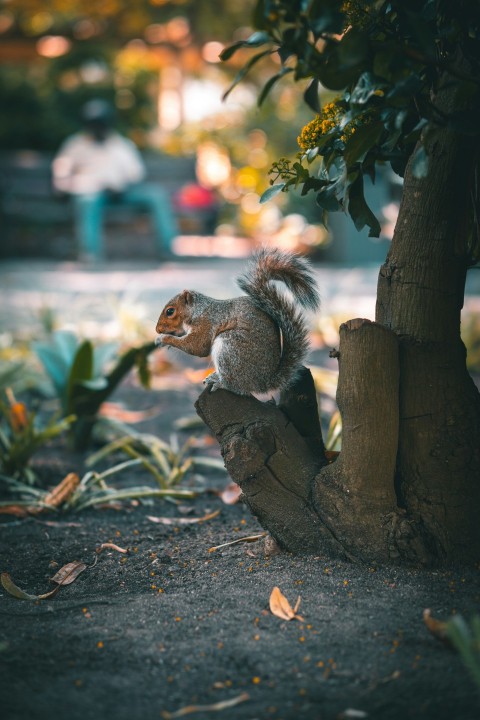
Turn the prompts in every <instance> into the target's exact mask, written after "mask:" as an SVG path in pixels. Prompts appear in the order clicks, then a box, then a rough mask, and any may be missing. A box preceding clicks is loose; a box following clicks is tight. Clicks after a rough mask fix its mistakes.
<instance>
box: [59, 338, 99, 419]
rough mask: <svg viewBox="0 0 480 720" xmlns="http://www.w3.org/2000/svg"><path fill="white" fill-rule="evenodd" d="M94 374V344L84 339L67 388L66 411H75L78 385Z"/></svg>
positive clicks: (71, 370)
mask: <svg viewBox="0 0 480 720" xmlns="http://www.w3.org/2000/svg"><path fill="white" fill-rule="evenodd" d="M92 376H93V345H92V343H91V342H90V340H84V341H83V342H82V344H81V345H80V347H79V348H78V350H77V354H76V355H75V358H74V361H73V364H72V367H71V369H70V374H69V376H68V381H67V385H66V388H65V406H64V411H65V413H71V412H75V395H76V386H77V385H78V384H79V383H82V382H84V381H86V380H92V379H93V378H92Z"/></svg>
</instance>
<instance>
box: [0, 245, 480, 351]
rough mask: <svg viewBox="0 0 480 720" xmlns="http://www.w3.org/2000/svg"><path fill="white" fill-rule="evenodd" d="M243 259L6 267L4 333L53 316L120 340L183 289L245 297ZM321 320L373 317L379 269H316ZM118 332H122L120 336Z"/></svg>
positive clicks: (473, 294) (473, 293)
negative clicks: (123, 326)
mask: <svg viewBox="0 0 480 720" xmlns="http://www.w3.org/2000/svg"><path fill="white" fill-rule="evenodd" d="M244 263H245V260H244V259H243V258H235V259H225V258H200V259H179V260H178V261H173V262H167V263H164V264H157V265H153V266H152V265H151V264H150V265H146V264H140V263H134V262H128V263H127V262H109V263H105V264H103V265H98V266H95V267H87V266H85V265H82V264H80V263H65V262H61V263H59V262H51V261H34V260H25V261H18V260H17V261H4V262H0V332H3V333H14V334H15V335H18V334H20V335H24V334H25V335H26V336H31V334H32V333H33V334H35V332H36V331H38V330H40V328H41V316H42V313H44V312H45V311H46V310H48V311H50V312H51V313H52V315H53V317H54V319H55V324H56V326H58V327H72V328H77V329H80V325H81V331H82V334H85V335H91V336H92V337H95V336H97V335H100V336H114V335H115V334H116V333H117V332H118V327H117V328H116V325H117V324H118V317H119V315H122V317H123V320H122V322H123V323H125V322H126V321H127V320H128V318H130V322H131V323H135V322H137V321H138V322H140V323H144V324H145V326H148V324H149V323H151V324H152V325H153V323H154V322H155V320H156V318H157V315H158V313H159V311H160V310H161V308H162V307H163V305H164V304H165V302H166V301H167V300H168V299H169V298H170V297H171V296H172V295H174V294H175V293H177V292H179V291H180V290H182V289H183V288H186V287H188V288H192V289H196V290H199V291H201V292H204V293H206V294H209V295H212V296H214V297H218V298H223V297H232V296H234V295H235V294H237V293H238V289H237V288H236V286H235V282H234V278H235V276H236V275H237V274H238V273H239V272H240V271H241V269H242V267H243V265H244ZM315 271H316V274H317V276H318V283H319V287H320V291H321V296H322V313H321V317H323V318H326V317H328V316H332V315H333V316H334V317H335V318H336V319H339V320H340V321H342V320H344V319H348V318H349V317H367V318H371V319H373V318H374V314H375V292H376V283H377V275H378V267H377V266H371V267H359V268H343V267H337V266H330V267H325V266H320V265H317V266H315ZM466 307H467V309H469V310H470V311H476V312H480V272H479V271H475V270H474V271H472V272H471V273H469V277H468V283H467V299H466ZM115 328H116V329H115Z"/></svg>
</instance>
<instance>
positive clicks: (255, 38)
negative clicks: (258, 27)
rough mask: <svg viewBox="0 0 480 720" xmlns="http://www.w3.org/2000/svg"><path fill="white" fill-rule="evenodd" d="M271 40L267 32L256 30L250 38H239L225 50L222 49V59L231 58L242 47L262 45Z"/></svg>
mask: <svg viewBox="0 0 480 720" xmlns="http://www.w3.org/2000/svg"><path fill="white" fill-rule="evenodd" d="M271 40H272V39H271V37H270V35H269V34H268V33H267V32H254V33H253V34H252V35H250V37H249V38H247V40H239V41H238V42H236V43H234V44H233V45H230V46H229V47H227V48H225V50H222V52H221V53H220V60H223V61H225V60H229V59H230V58H231V57H232V56H233V55H234V54H235V53H236V52H237V50H239V49H240V48H243V47H247V48H254V47H260V46H261V45H265V43H270V42H271Z"/></svg>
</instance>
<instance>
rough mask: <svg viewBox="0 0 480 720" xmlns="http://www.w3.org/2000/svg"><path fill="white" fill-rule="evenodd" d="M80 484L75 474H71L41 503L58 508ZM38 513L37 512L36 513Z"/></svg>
mask: <svg viewBox="0 0 480 720" xmlns="http://www.w3.org/2000/svg"><path fill="white" fill-rule="evenodd" d="M79 484H80V478H79V477H78V475H77V473H74V472H71V473H68V475H66V477H64V478H63V480H62V481H61V482H60V483H58V485H56V486H55V487H54V488H53V490H51V491H50V492H49V493H48V495H46V496H45V498H44V500H43V502H44V503H45V505H50V506H51V507H60V505H63V503H64V502H66V501H67V500H68V499H69V498H70V497H71V496H72V495H73V493H74V492H75V490H76V489H77V487H78V486H79ZM37 512H38V511H37Z"/></svg>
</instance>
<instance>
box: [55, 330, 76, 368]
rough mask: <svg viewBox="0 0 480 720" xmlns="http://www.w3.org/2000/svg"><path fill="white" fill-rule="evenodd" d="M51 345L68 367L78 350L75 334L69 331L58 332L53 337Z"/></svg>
mask: <svg viewBox="0 0 480 720" xmlns="http://www.w3.org/2000/svg"><path fill="white" fill-rule="evenodd" d="M53 345H54V347H56V348H57V350H58V352H59V355H60V356H61V357H62V358H63V359H64V360H65V362H66V363H67V364H68V366H69V367H70V365H71V363H72V362H73V358H74V357H75V353H76V352H77V348H78V338H77V336H76V335H75V333H73V332H70V331H69V330H58V331H57V332H56V333H54V335H53Z"/></svg>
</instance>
